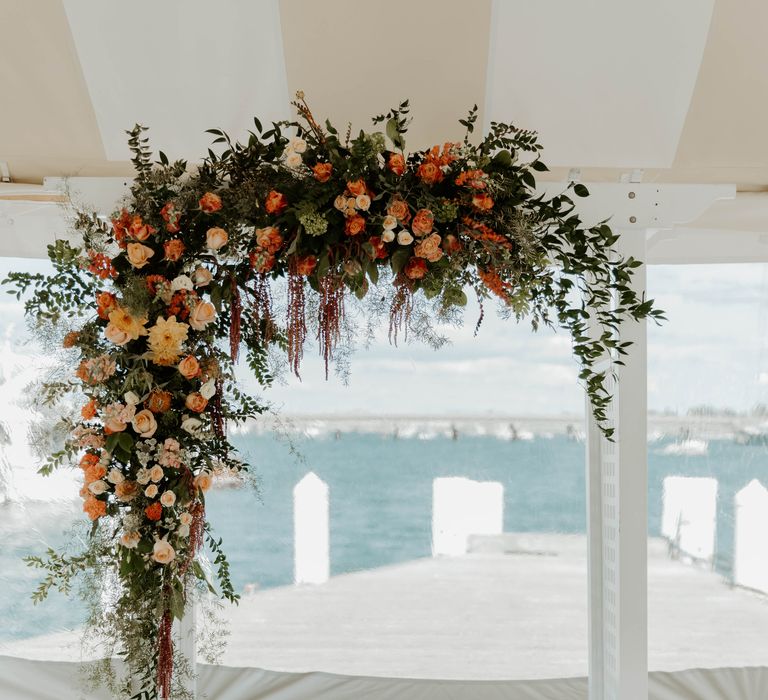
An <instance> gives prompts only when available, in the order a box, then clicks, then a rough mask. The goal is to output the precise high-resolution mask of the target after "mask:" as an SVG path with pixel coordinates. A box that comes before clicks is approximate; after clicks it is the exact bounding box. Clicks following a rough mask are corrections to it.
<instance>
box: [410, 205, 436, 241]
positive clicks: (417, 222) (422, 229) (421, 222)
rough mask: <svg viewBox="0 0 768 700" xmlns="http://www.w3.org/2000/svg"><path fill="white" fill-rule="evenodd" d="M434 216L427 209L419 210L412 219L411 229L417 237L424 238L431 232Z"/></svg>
mask: <svg viewBox="0 0 768 700" xmlns="http://www.w3.org/2000/svg"><path fill="white" fill-rule="evenodd" d="M434 223H435V215H434V214H433V213H432V212H431V211H430V210H429V209H419V211H417V212H416V216H414V217H413V223H412V224H411V229H412V230H413V232H414V233H415V234H416V235H417V236H426V235H427V234H428V233H430V232H431V231H432V226H434Z"/></svg>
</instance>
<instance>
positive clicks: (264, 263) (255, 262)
mask: <svg viewBox="0 0 768 700" xmlns="http://www.w3.org/2000/svg"><path fill="white" fill-rule="evenodd" d="M248 259H249V260H250V262H251V269H253V270H256V272H261V273H266V272H269V271H270V270H271V269H272V268H273V267H274V266H275V256H274V255H272V254H271V253H268V252H267V251H266V250H262V249H261V248H257V249H256V250H252V251H251V252H250V253H249V254H248Z"/></svg>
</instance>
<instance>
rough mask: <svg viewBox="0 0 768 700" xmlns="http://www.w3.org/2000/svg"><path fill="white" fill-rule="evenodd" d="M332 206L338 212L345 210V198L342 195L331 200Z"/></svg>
mask: <svg viewBox="0 0 768 700" xmlns="http://www.w3.org/2000/svg"><path fill="white" fill-rule="evenodd" d="M333 206H334V207H335V208H336V209H338V210H339V211H344V210H345V209H346V208H347V198H346V197H345V196H344V195H343V194H340V195H339V196H338V197H336V199H334V200H333Z"/></svg>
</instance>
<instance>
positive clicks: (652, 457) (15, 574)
mask: <svg viewBox="0 0 768 700" xmlns="http://www.w3.org/2000/svg"><path fill="white" fill-rule="evenodd" d="M234 440H235V441H236V442H237V444H238V446H239V448H240V449H241V451H242V452H243V453H244V454H245V455H246V456H247V457H248V458H249V459H250V461H251V464H253V465H254V468H255V472H256V474H257V475H258V477H259V480H260V492H259V493H258V494H257V493H255V492H254V491H253V490H252V489H249V488H248V489H221V490H217V491H215V492H213V493H211V495H210V497H209V499H208V513H209V516H210V519H211V521H212V523H213V525H214V527H215V530H216V532H217V534H218V535H220V536H222V537H223V538H224V541H225V546H226V550H227V552H228V554H229V558H230V561H231V566H232V577H233V579H234V583H235V586H236V587H237V588H238V589H242V588H243V587H244V586H245V585H247V584H255V585H256V586H258V587H261V588H267V587H272V586H280V585H284V584H288V583H290V582H291V579H292V567H293V562H292V502H291V498H292V495H291V494H292V489H293V487H294V485H295V484H296V482H297V481H299V479H301V478H302V477H303V476H304V474H306V473H307V472H308V471H309V470H313V471H314V472H316V473H317V474H318V475H319V476H320V477H321V478H322V479H323V480H324V481H326V482H327V483H328V485H329V487H330V499H331V505H330V513H331V569H332V573H333V574H340V573H344V572H350V571H356V570H360V569H368V568H373V567H378V566H382V565H386V564H392V563H397V562H404V561H408V560H412V559H416V558H419V557H426V556H429V555H430V531H431V498H432V480H433V479H434V478H436V477H439V476H468V477H471V478H474V479H478V480H493V481H500V482H502V483H503V485H504V493H505V501H506V502H505V516H504V518H505V530H506V531H529V532H562V533H583V532H584V531H585V496H584V490H585V485H584V446H583V444H581V443H579V442H576V441H571V440H569V439H567V438H566V437H564V436H556V437H552V438H543V437H537V438H535V439H533V440H525V441H508V440H500V439H497V438H494V437H460V438H459V439H458V440H456V441H453V440H451V439H450V438H447V437H439V436H438V437H435V438H434V439H430V440H423V439H416V438H401V439H393V438H392V437H391V436H381V435H375V434H355V433H348V434H342V435H341V436H340V438H339V439H335V438H334V436H333V435H330V436H328V437H320V438H313V439H308V438H303V439H295V440H294V443H293V444H294V447H295V448H297V449H298V451H299V452H300V453H301V454H302V455H303V459H297V458H296V456H295V455H294V454H293V453H292V451H291V450H290V449H289V447H288V445H287V444H286V443H285V442H283V441H279V440H276V439H275V438H273V437H272V436H269V435H240V436H236V437H235V438H234ZM665 444H668V443H667V442H664V441H662V442H658V443H652V444H650V445H649V493H648V509H649V533H650V534H651V535H657V534H658V532H659V526H660V520H661V499H662V481H663V479H664V477H665V476H669V475H686V476H713V477H716V478H717V479H718V481H719V503H718V530H717V538H718V541H717V568H718V570H719V571H720V572H721V573H722V574H723V576H725V577H728V576H729V575H730V570H731V566H732V550H733V497H734V494H735V493H736V491H738V490H739V489H741V488H742V487H743V486H744V485H746V484H747V483H748V482H749V481H750V480H751V479H753V478H759V479H761V480H762V481H763V483H765V484H768V449H767V448H766V447H762V446H743V445H738V444H735V443H733V442H731V441H728V440H716V441H711V442H710V443H709V451H708V454H706V455H703V456H685V455H668V454H663V448H664V446H665ZM77 519H79V515H78V514H77V506H76V505H69V504H64V505H62V504H41V503H31V504H28V505H26V506H21V505H16V504H13V505H4V506H0V583H1V584H2V595H1V596H0V642H1V641H7V640H10V639H20V638H24V637H30V636H35V635H38V634H43V633H46V632H51V631H55V630H58V629H62V628H69V627H74V626H77V625H79V624H80V622H81V619H82V609H81V607H80V605H79V603H77V602H75V601H72V600H70V599H67V598H66V597H64V596H62V595H60V594H57V593H53V594H52V595H51V597H50V598H49V600H48V601H46V602H45V603H43V604H42V605H38V606H33V605H32V604H31V602H30V600H29V595H30V593H31V591H32V590H33V588H34V586H35V584H36V581H37V579H38V578H39V576H38V574H37V572H35V571H33V570H30V569H28V568H27V567H25V566H24V565H23V564H22V563H21V561H20V559H21V557H22V556H25V555H28V554H33V553H34V554H41V553H42V552H43V551H44V550H45V548H46V547H47V546H60V545H61V544H63V543H64V542H65V541H66V539H67V535H66V534H65V532H66V530H67V529H68V528H69V527H70V526H71V524H72V523H73V522H75V521H76V520H77Z"/></svg>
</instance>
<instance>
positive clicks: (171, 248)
mask: <svg viewBox="0 0 768 700" xmlns="http://www.w3.org/2000/svg"><path fill="white" fill-rule="evenodd" d="M185 248H186V246H185V245H184V242H183V241H181V240H179V239H178V238H172V239H171V240H170V241H166V242H165V243H163V251H164V252H165V259H166V260H168V261H170V262H176V261H177V260H178V259H179V258H181V256H182V255H184V250H185Z"/></svg>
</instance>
